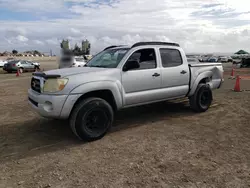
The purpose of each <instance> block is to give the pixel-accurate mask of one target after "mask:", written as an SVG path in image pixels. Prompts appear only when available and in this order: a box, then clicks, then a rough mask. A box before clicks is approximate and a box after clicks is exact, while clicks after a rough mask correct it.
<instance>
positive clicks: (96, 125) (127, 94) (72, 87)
mask: <svg viewBox="0 0 250 188" xmlns="http://www.w3.org/2000/svg"><path fill="white" fill-rule="evenodd" d="M223 81H224V79H223V67H222V64H221V63H195V64H189V63H188V61H187V58H186V55H185V53H184V51H183V49H182V48H181V47H180V46H179V44H176V43H166V42H139V43H136V44H134V45H133V46H110V47H107V48H106V49H104V50H103V51H101V52H100V53H99V54H97V55H95V56H94V57H93V58H92V59H91V60H90V61H89V62H88V63H87V64H86V65H85V66H84V67H81V68H64V69H56V70H50V71H45V72H35V73H33V77H32V79H31V88H30V89H29V90H28V99H29V103H30V105H31V106H32V107H33V109H34V110H35V111H37V112H38V113H39V114H40V115H41V116H43V117H46V118H52V119H62V120H69V121H68V122H69V124H70V126H71V129H72V131H73V132H74V134H75V135H76V136H77V137H78V138H79V139H81V140H85V141H94V140H98V139H100V138H102V137H103V136H104V135H105V134H106V133H107V132H108V130H109V129H110V128H111V126H112V123H113V119H114V114H115V112H116V111H119V110H121V109H124V108H130V107H134V106H140V105H145V104H149V103H155V102H160V101H166V100H172V99H177V98H183V97H187V98H189V101H190V107H191V108H192V109H193V110H194V111H195V112H205V111H207V110H208V108H209V107H210V105H211V103H212V101H213V94H212V90H214V89H219V88H220V87H221V85H222V83H223Z"/></svg>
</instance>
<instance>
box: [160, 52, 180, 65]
mask: <svg viewBox="0 0 250 188" xmlns="http://www.w3.org/2000/svg"><path fill="white" fill-rule="evenodd" d="M160 54H161V61H162V66H163V67H177V66H180V65H182V57H181V53H180V51H179V50H176V49H163V48H162V49H160Z"/></svg>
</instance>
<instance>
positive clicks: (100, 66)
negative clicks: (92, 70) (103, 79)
mask: <svg viewBox="0 0 250 188" xmlns="http://www.w3.org/2000/svg"><path fill="white" fill-rule="evenodd" d="M89 67H99V68H106V66H103V65H92V66H89Z"/></svg>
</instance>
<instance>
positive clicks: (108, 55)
mask: <svg viewBox="0 0 250 188" xmlns="http://www.w3.org/2000/svg"><path fill="white" fill-rule="evenodd" d="M128 50H129V48H119V49H108V50H105V51H103V52H101V53H99V54H97V55H96V56H94V57H93V58H92V59H91V60H90V61H89V62H88V63H87V64H86V65H85V66H86V67H102V68H116V67H117V66H118V64H119V63H120V61H121V60H122V58H123V57H124V55H125V54H126V53H127V52H128Z"/></svg>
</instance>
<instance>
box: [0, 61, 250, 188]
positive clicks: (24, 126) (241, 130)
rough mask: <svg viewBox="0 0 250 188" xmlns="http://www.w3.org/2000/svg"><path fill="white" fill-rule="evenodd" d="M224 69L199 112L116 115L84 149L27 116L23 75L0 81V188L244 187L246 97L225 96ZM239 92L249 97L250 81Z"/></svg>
mask: <svg viewBox="0 0 250 188" xmlns="http://www.w3.org/2000/svg"><path fill="white" fill-rule="evenodd" d="M43 67H44V68H45V69H46V70H47V69H51V68H53V67H55V63H53V62H43V63H42V68H43ZM225 70H226V74H225V83H224V85H223V86H222V88H221V89H219V90H216V91H214V102H213V105H212V107H211V108H210V109H209V110H208V111H207V112H205V113H201V114H197V113H194V112H192V111H191V110H190V109H189V107H188V103H187V102H185V101H184V102H177V101H171V102H164V103H163V102H162V103H158V104H154V105H147V106H144V107H137V108H133V109H129V110H125V111H121V112H119V113H118V114H117V116H116V120H115V123H114V127H113V129H112V130H111V132H110V133H109V134H108V135H106V136H105V137H104V138H103V139H101V140H99V141H96V142H92V143H82V142H80V141H78V140H77V139H76V137H75V136H74V135H73V134H72V133H71V131H70V129H69V127H68V126H67V122H61V121H53V120H47V119H44V118H41V117H39V116H38V115H37V114H36V113H34V112H33V111H32V110H31V108H30V107H29V105H28V103H27V89H28V87H29V83H30V75H31V73H25V74H22V75H21V76H20V77H16V76H15V74H0V88H1V89H0V106H1V108H0V187H1V188H7V187H25V188H26V187H27V188H33V187H35V188H36V187H42V188H45V187H56V188H64V187H89V188H91V187H93V188H94V187H114V188H118V187H143V188H144V187H145V188H146V187H150V188H151V187H171V188H172V187H188V188H189V187H190V188H191V187H194V188H203V187H204V188H207V187H214V188H220V187H221V188H224V187H226V188H230V187H232V188H236V187H237V188H241V187H242V188H245V187H250V123H249V122H250V111H249V109H250V92H249V91H244V92H239V93H236V92H233V91H231V89H232V88H233V87H234V84H235V80H230V79H228V74H229V72H230V68H229V66H228V67H226V68H225ZM241 74H244V75H247V74H248V75H250V70H249V72H243V73H241ZM241 87H242V89H246V90H250V80H248V81H244V80H242V81H241Z"/></svg>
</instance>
